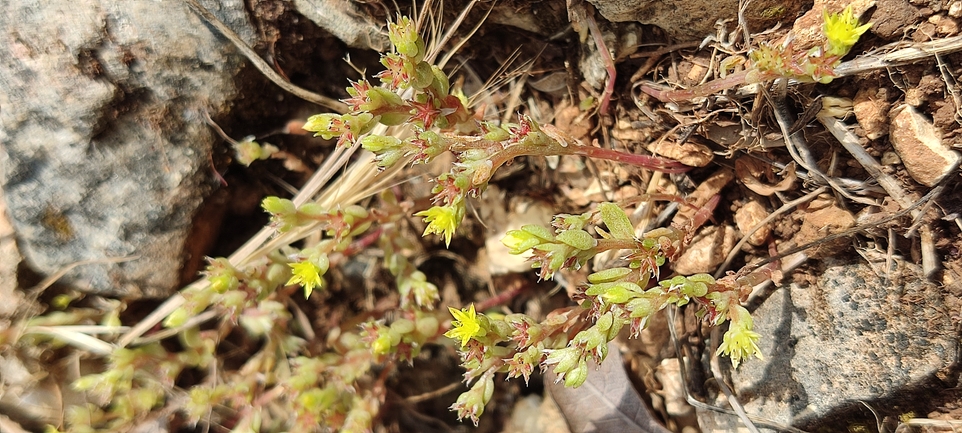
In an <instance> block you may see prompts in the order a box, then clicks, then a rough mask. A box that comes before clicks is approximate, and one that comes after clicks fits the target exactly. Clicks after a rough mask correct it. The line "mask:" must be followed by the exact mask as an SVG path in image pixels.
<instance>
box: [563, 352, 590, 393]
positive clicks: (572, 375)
mask: <svg viewBox="0 0 962 433" xmlns="http://www.w3.org/2000/svg"><path fill="white" fill-rule="evenodd" d="M586 379H588V363H586V362H585V360H584V359H582V360H581V362H579V363H578V367H577V368H575V369H573V370H571V371H569V372H568V373H567V374H565V387H567V388H577V387H579V386H581V385H582V384H584V383H585V380H586Z"/></svg>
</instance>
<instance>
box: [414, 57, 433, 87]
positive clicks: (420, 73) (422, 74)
mask: <svg viewBox="0 0 962 433" xmlns="http://www.w3.org/2000/svg"><path fill="white" fill-rule="evenodd" d="M433 81H434V71H433V70H432V69H431V65H430V64H428V63H427V62H420V63H418V64H417V66H416V67H415V69H414V76H412V77H411V83H410V84H411V87H413V88H415V89H418V90H420V89H423V88H425V87H428V86H430V85H431V83H432V82H433Z"/></svg>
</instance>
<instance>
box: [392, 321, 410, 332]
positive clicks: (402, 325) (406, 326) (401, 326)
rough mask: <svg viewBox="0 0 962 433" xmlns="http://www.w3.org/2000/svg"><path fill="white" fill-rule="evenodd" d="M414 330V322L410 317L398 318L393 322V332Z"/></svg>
mask: <svg viewBox="0 0 962 433" xmlns="http://www.w3.org/2000/svg"><path fill="white" fill-rule="evenodd" d="M411 331H414V322H413V321H411V320H409V319H397V320H395V321H394V323H392V324H391V332H396V333H398V334H410V333H411Z"/></svg>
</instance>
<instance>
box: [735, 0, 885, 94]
mask: <svg viewBox="0 0 962 433" xmlns="http://www.w3.org/2000/svg"><path fill="white" fill-rule="evenodd" d="M822 18H823V28H822V30H823V34H824V36H825V40H824V42H823V43H822V45H819V46H816V47H813V48H810V49H808V50H803V51H799V50H796V49H795V47H794V46H793V45H792V41H791V40H788V41H786V42H785V43H784V44H782V45H781V46H773V45H769V44H762V45H761V46H760V47H758V48H757V49H755V50H752V52H751V53H750V57H751V60H752V64H753V66H754V70H753V71H750V72H749V74H748V77H747V81H748V82H761V81H764V80H765V79H770V78H774V77H786V78H793V79H796V80H799V81H815V82H819V83H822V84H826V83H829V82H831V81H832V79H833V78H835V67H837V66H838V64H839V62H841V61H842V57H845V55H846V54H848V52H849V51H851V49H852V47H853V46H854V45H855V43H856V42H858V39H859V37H861V36H862V34H863V33H865V32H866V31H867V30H868V29H869V28H870V27H871V26H872V24H864V25H859V22H858V17H856V16H855V14H854V13H853V12H852V7H851V6H848V7H847V8H845V10H843V11H842V12H841V13H838V14H834V13H829V12H828V11H827V10H826V11H824V12H823V14H822Z"/></svg>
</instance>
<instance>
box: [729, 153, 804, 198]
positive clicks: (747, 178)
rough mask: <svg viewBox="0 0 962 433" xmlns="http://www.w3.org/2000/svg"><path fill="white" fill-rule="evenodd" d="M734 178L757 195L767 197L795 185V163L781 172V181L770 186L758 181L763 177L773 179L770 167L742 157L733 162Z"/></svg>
mask: <svg viewBox="0 0 962 433" xmlns="http://www.w3.org/2000/svg"><path fill="white" fill-rule="evenodd" d="M735 176H736V177H737V178H738V180H739V181H741V183H742V184H743V185H745V187H746V188H748V189H750V190H752V191H753V192H755V193H756V194H758V195H762V196H765V197H768V196H770V195H772V194H775V193H776V192H782V191H788V190H790V189H792V185H794V184H795V180H796V179H797V176H796V175H795V163H794V162H792V163H790V164H788V165H787V166H786V167H785V169H784V170H782V176H783V178H782V180H780V181H778V183H776V184H774V185H772V184H768V183H765V182H762V180H761V179H760V178H761V177H762V176H765V177H766V178H768V179H769V180H771V179H772V178H774V174H773V173H772V171H771V166H770V165H768V164H765V163H764V162H762V161H759V160H757V159H754V158H752V157H748V156H743V157H741V158H738V159H736V160H735Z"/></svg>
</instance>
